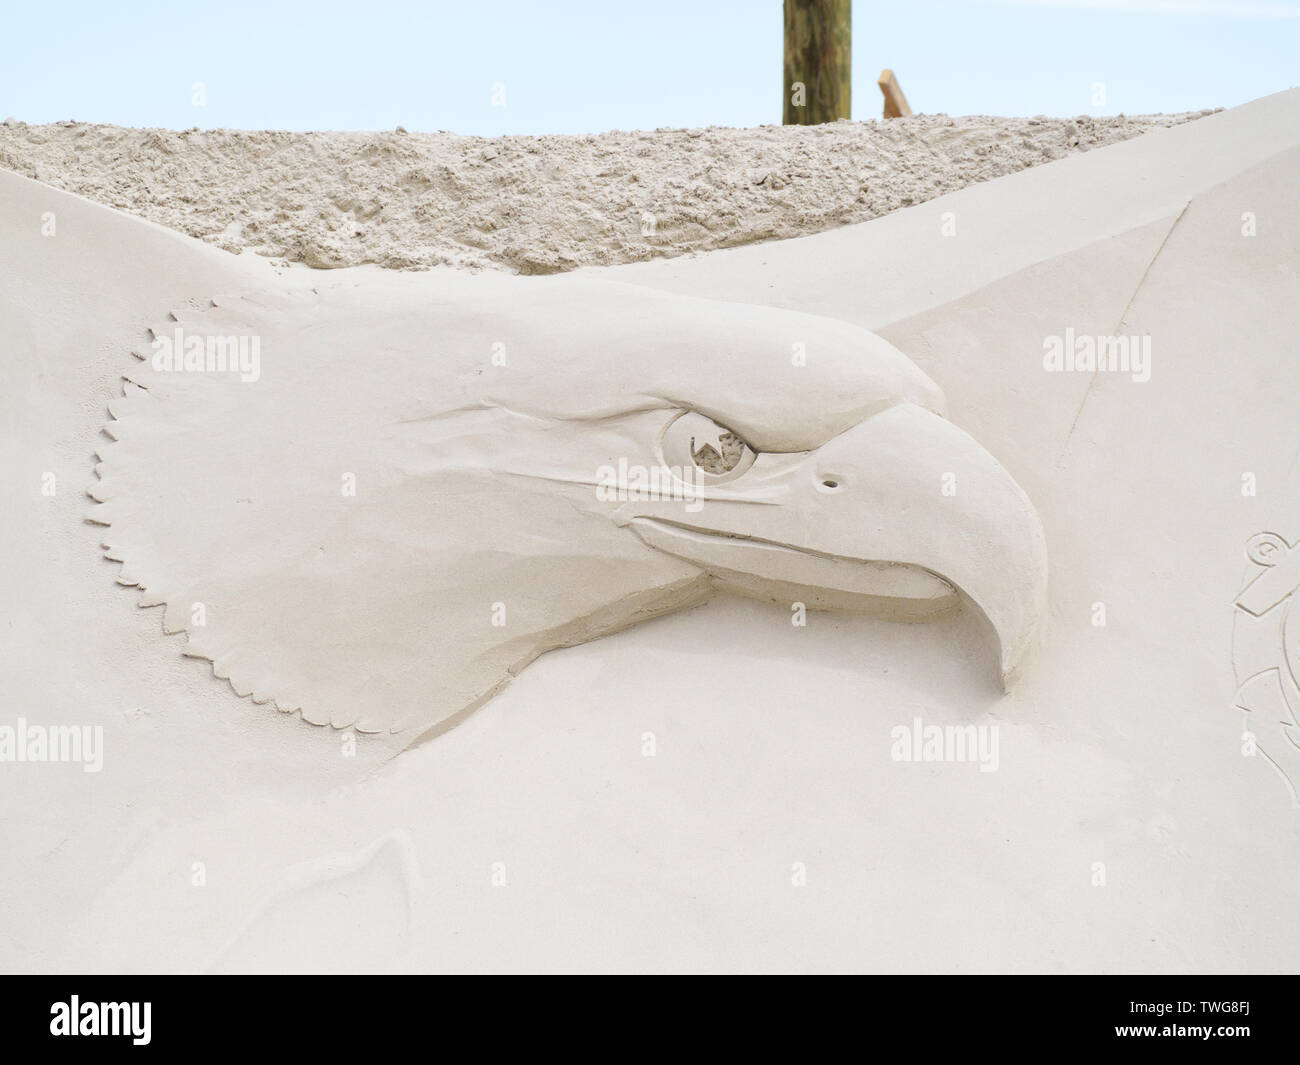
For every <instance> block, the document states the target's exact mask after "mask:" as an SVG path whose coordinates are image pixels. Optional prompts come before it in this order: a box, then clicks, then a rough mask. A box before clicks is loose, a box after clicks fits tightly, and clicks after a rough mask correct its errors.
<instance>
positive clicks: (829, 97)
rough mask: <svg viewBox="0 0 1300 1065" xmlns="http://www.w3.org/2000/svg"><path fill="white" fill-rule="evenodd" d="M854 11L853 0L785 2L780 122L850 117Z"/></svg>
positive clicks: (811, 122)
mask: <svg viewBox="0 0 1300 1065" xmlns="http://www.w3.org/2000/svg"><path fill="white" fill-rule="evenodd" d="M852 12H853V0H785V69H784V77H783V79H782V82H781V92H782V94H783V97H782V111H781V122H782V124H784V125H787V126H812V125H816V124H817V123H819V122H834V121H835V120H836V119H837V118H849V117H851V114H850V109H849V104H850V87H851V86H850V81H851V74H852V66H853V64H852V56H853V52H852V48H851V47H850V41H851V37H852V35H851V32H850V30H851V28H852V17H851V16H852Z"/></svg>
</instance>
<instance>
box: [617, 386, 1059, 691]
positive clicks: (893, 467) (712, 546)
mask: <svg viewBox="0 0 1300 1065" xmlns="http://www.w3.org/2000/svg"><path fill="white" fill-rule="evenodd" d="M701 495H702V497H703V500H704V502H703V505H702V506H700V507H698V508H697V512H695V513H690V512H689V511H688V510H686V509H685V508H683V507H682V505H681V504H680V503H676V504H674V503H670V502H665V503H657V504H656V503H639V504H637V505H636V506H635V508H631V507H629V508H625V512H624V513H623V514H621V515H620V518H619V520H620V521H621V522H623V523H626V524H629V525H631V527H632V528H633V530H634V531H635V532H636V533H637V535H638V536H640V537H641V539H642V540H643V541H644V542H645V543H647V544H649V545H650V546H651V547H654V548H657V549H658V550H660V551H664V552H667V553H668V554H672V555H674V556H676V557H678V558H681V559H684V560H686V561H688V562H691V563H693V564H695V565H697V566H699V567H700V568H702V569H704V570H706V571H707V572H708V573H709V574H710V575H711V576H712V577H713V578H714V581H715V583H717V584H718V585H720V586H722V587H724V588H727V589H729V590H733V591H737V592H740V593H742V594H749V595H756V596H760V597H763V598H768V599H774V600H778V601H785V602H793V601H796V600H798V601H803V602H805V603H806V604H807V605H808V606H809V607H813V608H818V607H823V608H833V609H858V610H868V611H871V612H875V613H883V614H885V615H886V616H892V617H898V618H901V619H906V620H915V619H917V618H922V617H926V616H933V615H935V614H938V613H941V612H943V611H946V610H950V609H952V608H954V607H955V606H956V605H957V603H958V602H959V601H960V599H961V597H962V596H964V597H966V598H967V599H969V600H970V601H971V602H973V603H974V604H975V605H976V606H977V607H979V609H980V610H981V611H982V612H983V614H984V615H985V617H987V618H988V620H989V622H990V623H991V624H992V626H993V629H994V630H995V632H996V634H997V638H998V641H999V644H1000V664H1001V673H1002V679H1003V683H1004V685H1006V686H1007V687H1010V685H1011V683H1012V682H1013V681H1014V679H1015V677H1016V674H1017V671H1018V669H1019V667H1020V665H1021V663H1022V661H1023V659H1024V656H1025V653H1026V651H1027V650H1028V649H1029V648H1030V646H1031V645H1032V644H1033V642H1034V638H1035V634H1036V632H1037V630H1038V627H1039V625H1040V623H1041V621H1042V618H1043V616H1044V614H1045V611H1046V602H1047V552H1046V546H1045V542H1044V538H1043V530H1042V526H1041V524H1040V522H1039V520H1038V515H1037V514H1036V513H1035V511H1034V508H1033V506H1032V504H1031V503H1030V502H1029V500H1028V498H1026V496H1025V493H1024V492H1023V491H1021V489H1020V486H1019V485H1017V484H1016V482H1015V481H1014V480H1013V479H1012V478H1011V475H1010V474H1008V473H1007V471H1006V470H1005V469H1003V468H1002V466H1001V465H999V464H998V462H997V461H996V460H995V459H994V458H993V457H992V456H991V455H990V454H989V453H988V452H987V451H985V450H984V449H983V448H982V447H980V445H979V444H978V443H976V442H975V440H973V439H972V438H971V437H970V436H968V435H967V434H966V433H964V432H963V431H962V430H960V429H958V428H957V427H956V426H954V425H952V424H951V423H950V422H947V421H945V420H944V419H943V418H941V417H939V416H938V415H937V414H933V413H931V412H930V411H927V410H924V409H922V408H920V407H917V406H913V405H911V404H899V405H897V406H894V407H891V408H889V409H887V410H885V411H883V412H882V413H880V414H877V415H875V416H873V417H871V418H868V419H867V420H866V421H864V422H862V423H861V424H859V425H857V426H855V427H853V428H852V429H850V430H848V431H847V432H845V433H842V434H841V435H840V436H838V437H835V438H834V439H832V440H830V441H828V442H827V443H826V444H824V445H823V446H821V447H820V448H818V449H817V450H815V451H810V452H805V453H801V454H797V455H771V454H764V455H761V456H759V459H758V460H757V461H756V462H755V464H754V467H753V468H752V469H751V470H750V471H749V472H748V473H747V474H745V476H744V477H743V478H741V479H738V480H737V481H735V482H734V484H728V485H721V486H718V487H717V488H715V489H710V490H707V491H702V492H701Z"/></svg>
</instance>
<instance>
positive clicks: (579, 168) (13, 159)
mask: <svg viewBox="0 0 1300 1065" xmlns="http://www.w3.org/2000/svg"><path fill="white" fill-rule="evenodd" d="M1207 113H1209V112H1194V113H1186V114H1178V115H1147V116H1136V117H1133V116H1119V117H1116V118H1089V117H1086V116H1084V117H1080V118H1076V119H1052V118H1041V117H1040V118H988V117H967V118H950V117H948V116H946V115H925V116H918V117H915V118H907V119H894V120H891V121H877V122H839V123H835V124H831V125H825V126H810V127H803V126H784V127H783V126H760V127H758V128H756V129H726V128H722V127H710V128H708V129H692V130H675V129H663V130H655V131H653V132H617V131H616V132H612V133H602V134H598V135H592V136H581V137H498V138H486V137H465V136H460V135H457V134H454V133H407V132H405V131H403V130H401V129H399V130H397V131H396V132H392V133H355V132H354V133H287V132H275V131H241V130H210V131H199V130H197V129H194V130H189V131H186V132H175V131H171V130H159V129H127V128H122V127H120V126H97V125H89V124H85V123H77V122H63V123H57V124H54V125H45V126H31V125H27V124H25V123H22V122H17V121H14V120H12V119H9V120H6V121H5V123H4V124H3V125H0V166H2V167H7V168H9V169H11V170H14V171H17V172H18V173H20V174H23V175H25V176H27V177H31V178H35V179H37V180H38V181H43V182H45V183H47V184H50V185H53V186H55V187H56V188H60V189H65V190H67V191H69V192H75V193H78V194H79V195H82V196H85V197H87V198H89V199H92V200H96V201H98V202H100V203H104V204H108V205H109V206H111V207H116V208H119V209H121V210H124V211H129V212H131V213H133V214H137V215H140V216H141V217H144V218H148V219H150V220H151V221H154V222H158V223H161V224H162V225H165V226H170V227H172V228H174V229H178V230H181V231H182V232H185V233H188V234H190V235H191V236H195V237H199V238H201V239H202V240H205V241H208V242H209V243H212V244H216V245H219V246H220V247H222V248H225V249H227V250H229V251H234V252H240V251H245V250H249V251H253V252H257V253H258V254H261V255H266V256H272V257H276V258H284V259H289V260H293V261H301V262H305V263H308V264H309V265H311V266H316V267H339V266H356V265H359V264H362V263H378V264H379V265H381V266H386V267H392V268H397V269H422V268H426V267H431V266H435V265H438V264H440V263H449V264H453V265H457V266H465V267H487V266H498V267H505V268H507V269H512V270H517V271H519V272H521V273H525V274H535V273H552V272H555V271H561V270H569V269H572V268H574V267H578V266H588V265H612V264H616V263H626V262H637V261H641V260H646V259H653V258H656V257H660V256H672V255H680V254H683V253H685V252H690V251H708V250H711V249H715V248H725V247H730V246H733V245H737V244H747V243H751V242H754V241H759V240H768V239H773V238H781V237H794V236H799V235H802V234H806V233H814V232H817V231H819V230H823V229H828V228H831V227H833V226H838V225H843V224H846V223H850V222H862V221H866V220H867V219H870V218H875V217H876V216H878V215H882V214H886V213H888V212H890V211H894V210H896V209H898V208H900V207H907V206H910V205H912V204H915V203H921V202H924V201H925V200H928V199H931V198H933V197H935V196H939V195H942V194H944V193H947V192H952V191H954V190H956V189H959V188H962V187H963V186H966V185H970V184H974V183H975V182H979V181H987V180H989V179H990V178H996V177H1000V176H1002V175H1004V174H1008V173H1012V172H1014V171H1017V170H1023V169H1024V168H1026V167H1030V166H1035V165H1037V164H1039V163H1046V162H1050V161H1051V160H1053V159H1060V158H1062V157H1063V156H1066V155H1070V154H1072V153H1075V152H1082V151H1087V150H1088V149H1090V148H1097V147H1100V146H1102V145H1106V144H1112V143H1114V142H1116V141H1121V140H1126V139H1128V138H1130V137H1134V136H1137V135H1138V134H1140V133H1146V132H1148V131H1149V130H1152V129H1159V128H1162V127H1166V126H1172V125H1177V124H1178V123H1181V122H1186V121H1188V120H1190V119H1195V118H1199V117H1200V116H1201V115H1203V114H1207Z"/></svg>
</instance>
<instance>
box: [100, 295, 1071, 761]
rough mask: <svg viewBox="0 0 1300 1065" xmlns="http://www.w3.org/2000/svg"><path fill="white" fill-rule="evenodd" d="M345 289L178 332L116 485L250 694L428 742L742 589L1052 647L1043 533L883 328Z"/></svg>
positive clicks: (179, 327)
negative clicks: (581, 661)
mask: <svg viewBox="0 0 1300 1065" xmlns="http://www.w3.org/2000/svg"><path fill="white" fill-rule="evenodd" d="M327 285H328V287H321V288H319V289H317V290H312V291H310V292H297V293H282V294H277V293H262V294H252V295H246V296H240V297H234V298H229V299H225V298H221V299H217V300H214V301H212V306H211V307H210V308H205V309H203V310H201V311H187V310H180V311H174V312H173V313H172V319H173V320H172V321H169V322H167V323H166V324H162V325H159V326H157V327H156V328H155V329H154V331H153V332H154V340H153V344H152V345H151V346H148V347H142V349H141V350H140V351H138V352H136V354H137V355H138V356H139V357H140V359H141V361H140V363H139V364H138V365H136V366H135V367H134V368H133V369H132V370H131V371H130V372H129V374H128V376H127V382H126V384H125V386H124V390H123V395H122V397H121V398H120V399H119V400H117V401H115V403H114V404H113V405H112V407H111V408H110V410H111V414H112V416H113V421H111V422H110V423H109V426H108V428H107V433H108V435H109V436H110V437H112V438H113V441H114V442H113V443H112V444H111V445H109V446H107V447H105V448H104V450H103V451H102V453H101V455H100V459H101V462H100V465H99V466H98V467H97V473H98V474H99V478H100V479H99V481H98V482H97V484H96V486H95V488H94V490H93V491H92V493H91V494H92V496H93V497H94V498H95V500H96V501H97V506H96V507H95V508H94V512H93V515H92V520H94V521H97V522H99V523H101V524H104V525H106V526H108V529H107V531H106V533H105V539H104V547H105V552H106V554H107V556H108V557H109V558H111V559H113V560H115V561H118V562H120V563H121V564H122V567H121V573H120V576H119V578H118V579H119V581H120V582H122V583H124V584H128V585H138V586H139V588H140V590H141V597H140V604H141V605H142V606H156V605H163V606H165V615H164V629H165V630H166V631H167V632H179V631H182V630H185V631H186V632H188V644H187V647H186V653H187V654H189V655H192V656H196V657H202V658H207V659H210V660H211V662H212V664H213V670H214V672H215V674H216V675H217V676H218V677H224V678H228V679H229V681H230V683H231V685H232V686H233V687H234V689H235V691H236V692H238V693H239V694H241V695H251V696H252V697H253V699H254V700H255V701H257V702H263V703H264V702H274V704H275V705H276V706H278V708H279V709H281V710H283V711H295V710H300V711H301V713H302V716H303V717H304V718H305V719H306V720H307V721H310V722H313V723H316V724H326V723H328V724H331V725H333V726H335V727H338V728H342V727H349V726H351V727H355V728H356V729H358V730H361V731H370V732H385V733H397V732H399V731H400V732H401V733H402V734H403V736H404V737H407V738H409V739H410V741H412V742H413V741H414V740H416V739H418V738H420V737H423V736H427V735H429V734H431V733H433V732H436V731H440V730H442V729H445V728H447V727H449V726H450V725H451V724H453V723H454V722H455V721H457V720H459V719H460V718H461V717H462V716H463V715H464V714H466V713H468V712H469V711H470V710H472V709H473V708H475V707H477V706H479V705H481V704H482V703H483V702H484V701H486V700H487V699H488V698H490V697H491V696H492V694H493V693H495V692H496V691H497V690H499V689H500V688H501V687H502V686H503V685H504V684H505V683H506V682H507V681H508V680H509V679H510V678H511V677H512V676H513V675H515V674H517V673H518V672H519V671H520V670H521V669H523V668H524V666H526V665H527V664H528V663H529V662H530V661H531V660H532V659H534V658H536V657H537V656H538V655H539V654H541V653H543V652H544V651H547V650H549V649H552V648H555V647H560V646H565V645H571V644H575V643H580V642H583V641H586V640H590V639H594V638H596V637H598V636H601V635H604V634H607V633H610V632H613V631H615V630H618V629H621V628H624V627H626V626H628V625H631V624H633V623H635V622H638V621H641V620H643V619H646V618H650V617H654V616H657V615H661V614H664V613H667V612H669V611H672V610H676V609H679V608H681V607H684V606H687V605H691V604H694V603H698V602H700V601H702V600H704V599H705V598H707V597H708V596H710V595H711V594H713V593H714V592H716V591H718V590H727V591H732V592H737V593H741V594H745V595H750V596H757V597H760V598H765V599H769V600H773V601H778V602H783V603H786V604H790V603H793V602H796V601H797V602H802V603H805V604H806V605H807V606H808V607H809V608H814V609H815V608H824V609H843V610H866V611H872V612H876V613H881V614H884V615H887V616H891V617H897V618H900V619H907V620H915V619H920V618H925V617H929V616H934V615H936V614H939V613H942V612H944V611H947V610H950V609H952V608H953V607H954V606H956V605H957V604H958V603H959V602H961V601H963V600H964V601H967V602H969V603H971V604H973V605H974V606H975V607H976V608H977V609H978V610H979V611H981V612H982V613H983V615H984V616H985V617H986V618H987V619H988V622H989V623H990V624H991V627H992V629H993V631H994V632H995V634H996V638H997V641H998V643H999V648H998V654H999V656H1000V666H1001V672H1002V675H1003V677H1004V679H1006V680H1007V681H1008V682H1009V680H1010V678H1011V677H1012V676H1013V675H1014V673H1015V671H1016V669H1017V666H1018V665H1019V664H1020V662H1021V661H1022V658H1023V656H1024V655H1025V652H1026V650H1027V648H1028V647H1029V646H1030V644H1031V642H1032V641H1033V638H1034V634H1035V630H1036V627H1037V625H1038V622H1039V620H1040V617H1041V615H1042V613H1043V610H1044V602H1045V589H1046V557H1045V548H1044V541H1043V534H1042V530H1041V527H1040V525H1039V522H1038V518H1037V516H1036V514H1035V512H1034V510H1033V507H1032V506H1031V504H1030V503H1029V501H1028V500H1027V499H1026V497H1025V494H1024V493H1023V492H1022V491H1021V490H1020V488H1019V487H1018V486H1017V485H1016V483H1015V482H1014V481H1013V480H1012V478H1011V477H1010V476H1009V475H1008V474H1007V472H1006V471H1005V470H1004V469H1003V468H1002V467H1001V466H1000V465H999V464H998V463H997V462H996V461H995V460H994V459H993V458H992V457H991V456H990V455H989V454H988V453H987V452H986V451H984V449H983V448H981V447H980V446H979V444H977V443H976V442H975V441H974V440H973V439H971V437H969V436H968V435H966V434H965V433H964V432H962V431H961V430H960V429H958V428H956V427H955V426H953V425H952V424H951V423H949V422H948V421H946V420H945V419H944V416H943V413H944V412H943V398H942V395H941V393H940V391H939V389H938V388H937V387H936V386H935V385H934V383H933V382H931V381H930V380H929V378H927V377H926V376H925V375H924V374H923V373H922V372H921V371H920V370H919V369H918V368H917V367H916V366H915V365H913V364H912V363H911V362H910V361H909V360H908V359H907V358H906V357H905V356H904V355H903V354H902V353H900V352H899V351H897V350H896V349H894V348H893V347H891V346H890V345H889V344H887V343H886V342H885V341H883V340H882V339H880V338H879V337H877V336H875V335H874V334H872V333H869V332H867V331H865V330H863V329H860V328H857V327H855V326H851V325H848V324H845V323H842V322H838V321H832V320H828V319H823V318H818V317H815V316H811V315H806V314H800V313H794V312H789V311H781V310H775V309H770V308H762V307H755V306H745V305H738V304H728V303H721V302H716V301H711V300H700V299H693V298H689V297H684V296H676V295H668V294H664V293H659V292H654V291H650V290H645V289H641V288H637V287H634V286H629V285H622V284H618V283H613V282H605V281H598V280H593V279H587V278H583V277H578V276H560V277H553V278H516V277H509V276H504V275H478V276H469V275H459V274H449V273H441V272H434V273H431V274H418V275H391V274H388V275H381V274H376V273H374V272H369V271H364V270H363V271H354V272H344V273H342V274H339V275H334V277H332V278H331V279H330V281H329V282H328V283H327Z"/></svg>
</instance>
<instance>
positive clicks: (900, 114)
mask: <svg viewBox="0 0 1300 1065" xmlns="http://www.w3.org/2000/svg"><path fill="white" fill-rule="evenodd" d="M876 84H877V85H879V86H880V91H881V92H882V93H884V96H885V117H886V118H908V117H910V116H911V114H912V109H911V108H910V107H909V106H908V104H907V97H906V96H904V95H903V87H902V86H901V85H899V84H898V79H897V78H896V77H894V72H893V71H892V70H890V69H888V68H886V69H884V70H882V71H881V72H880V78H879V80H878V81H877V82H876Z"/></svg>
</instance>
